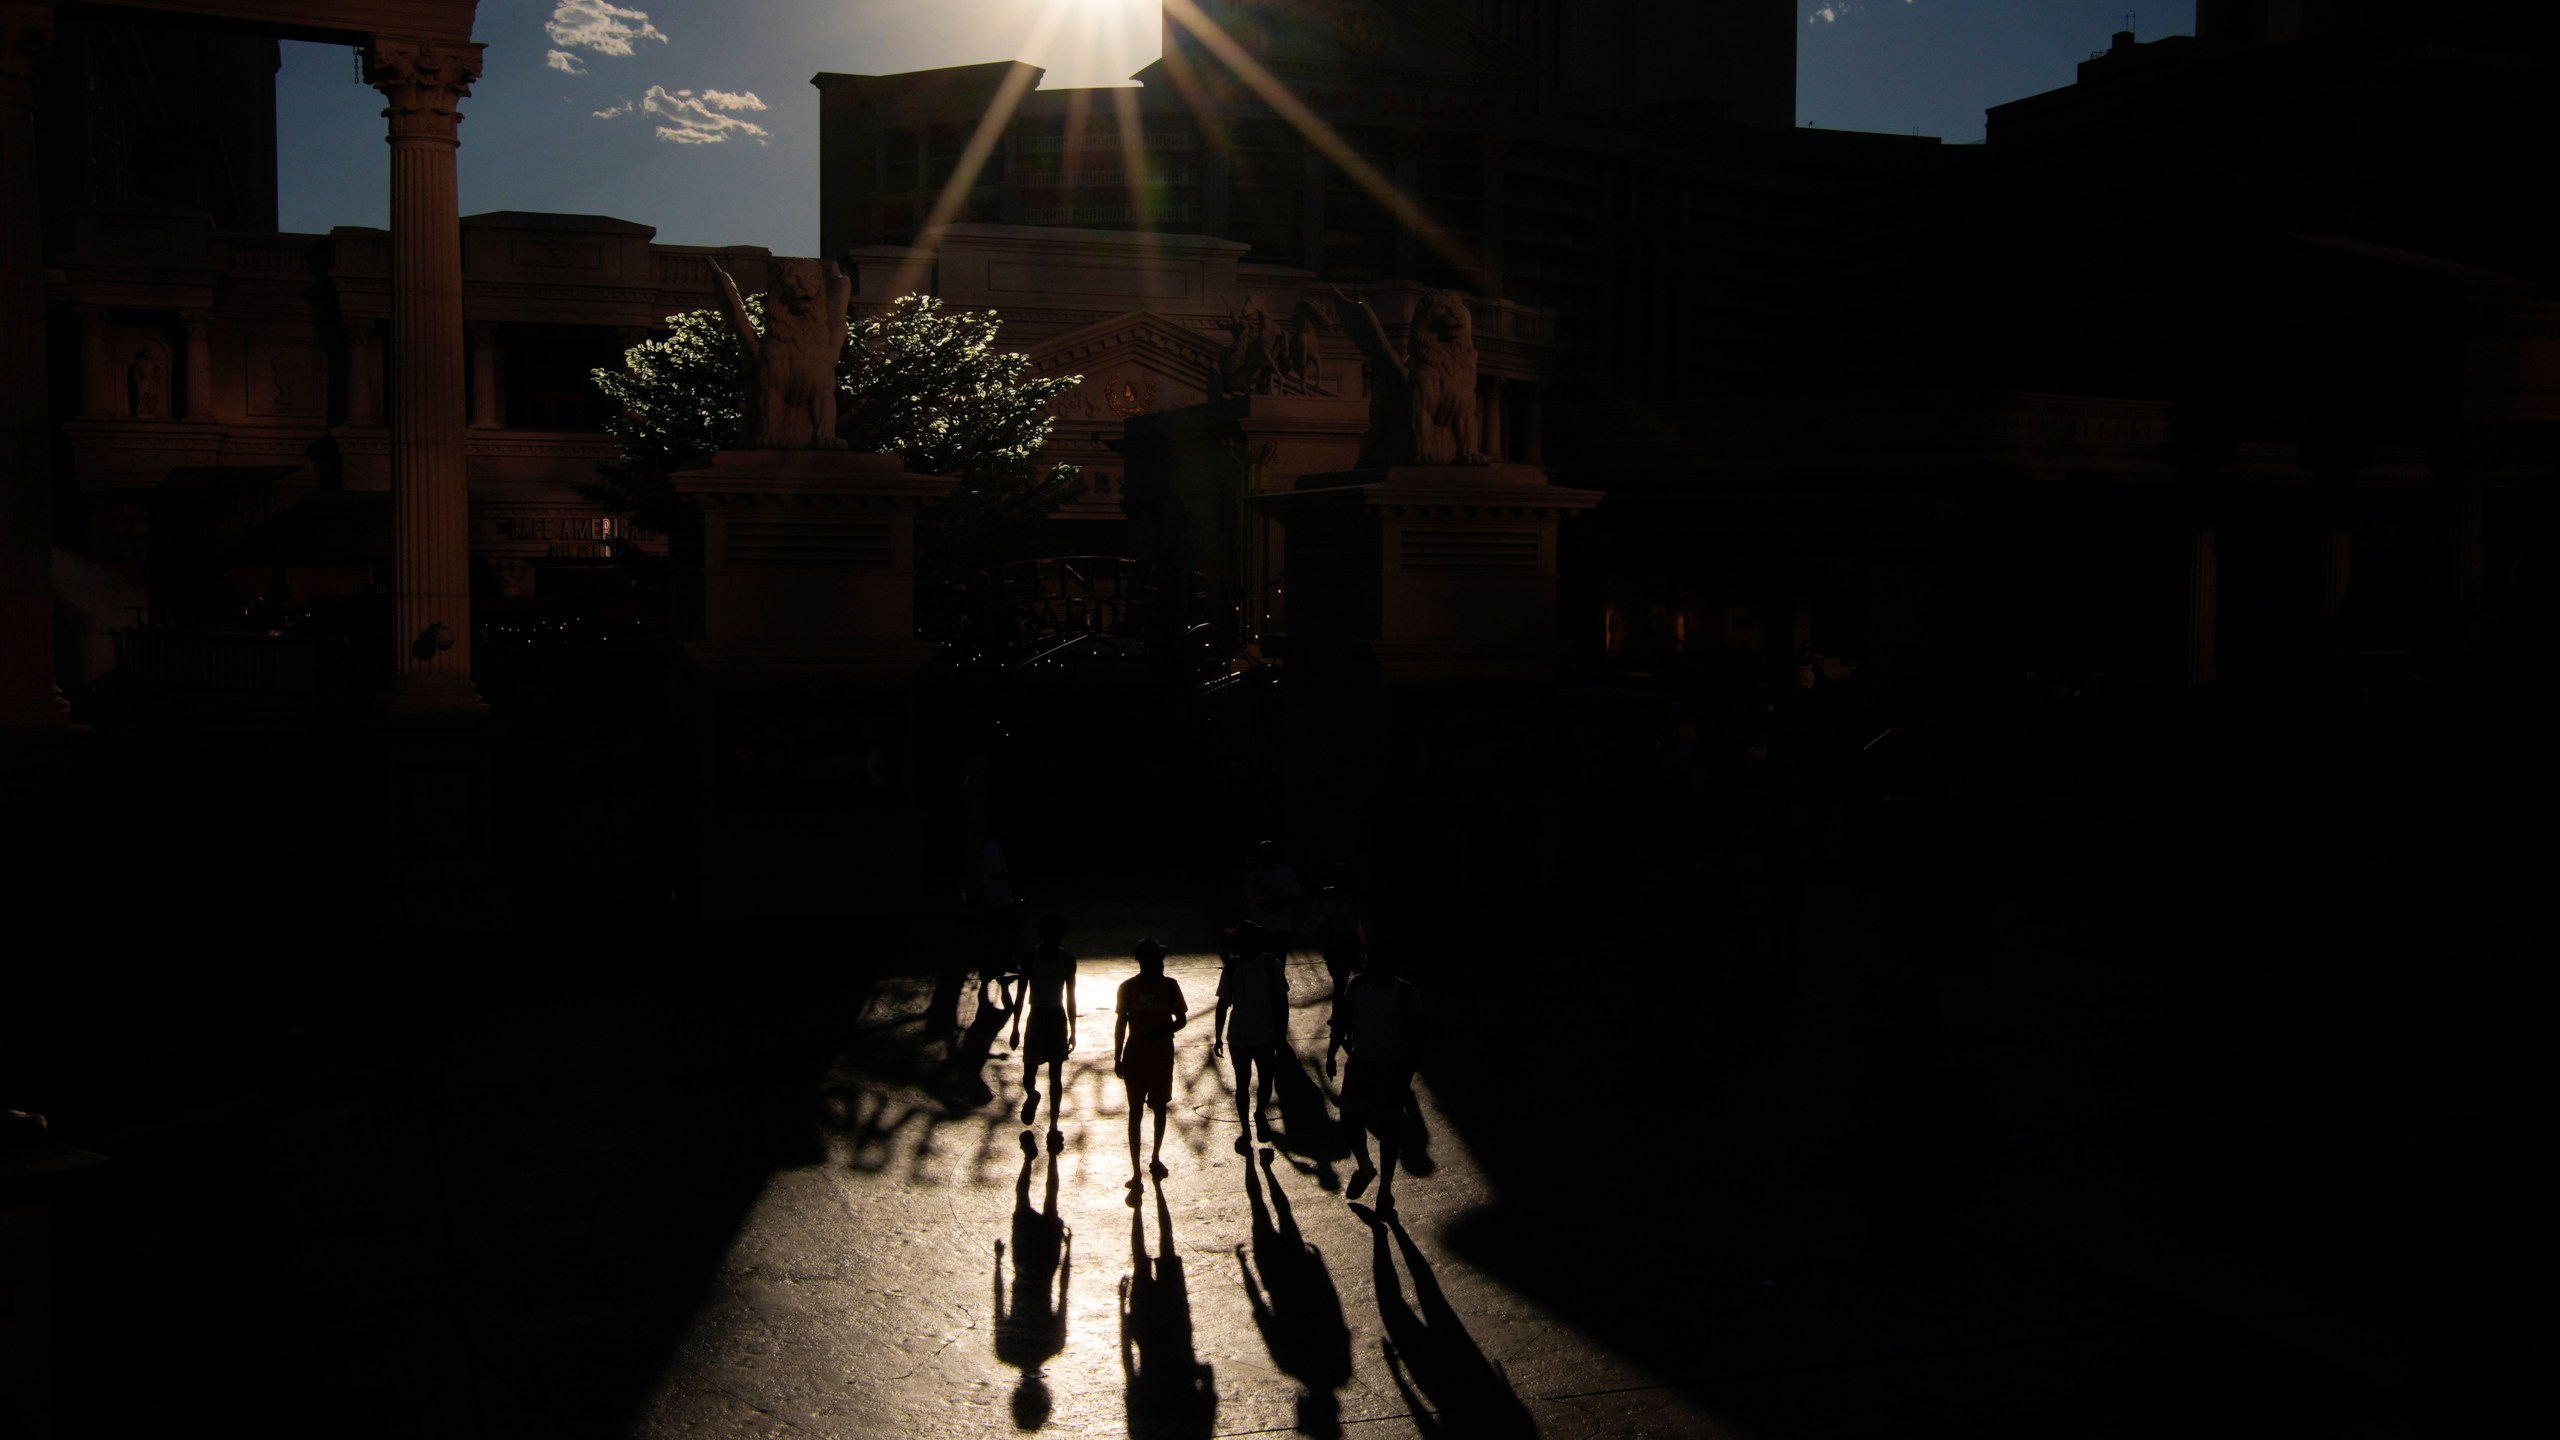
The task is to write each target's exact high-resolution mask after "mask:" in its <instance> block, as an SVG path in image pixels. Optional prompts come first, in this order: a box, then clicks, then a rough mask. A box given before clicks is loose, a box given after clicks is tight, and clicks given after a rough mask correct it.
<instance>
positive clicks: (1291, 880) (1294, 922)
mask: <svg viewBox="0 0 2560 1440" xmlns="http://www.w3.org/2000/svg"><path fill="white" fill-rule="evenodd" d="M1306 911H1307V899H1306V895H1305V893H1304V892H1302V891H1301V890H1300V889H1299V888H1298V872H1297V871H1295V870H1292V869H1290V868H1289V867H1288V866H1286V865H1283V864H1281V863H1280V842H1278V841H1276V840H1265V841H1263V842H1262V844H1261V845H1259V846H1257V847H1256V848H1255V850H1254V856H1253V864H1252V866H1251V867H1250V868H1248V869H1247V870H1246V871H1245V872H1244V918H1246V919H1247V920H1250V921H1252V922H1253V923H1254V924H1256V925H1259V926H1261V927H1262V932H1263V936H1264V938H1266V939H1267V940H1268V941H1269V942H1270V944H1271V948H1272V950H1274V951H1275V952H1277V953H1278V954H1280V955H1282V956H1284V957H1285V956H1286V955H1287V954H1288V953H1289V944H1290V940H1291V938H1292V937H1293V936H1295V935H1296V934H1297V933H1298V922H1299V921H1301V920H1303V919H1305V918H1306Z"/></svg>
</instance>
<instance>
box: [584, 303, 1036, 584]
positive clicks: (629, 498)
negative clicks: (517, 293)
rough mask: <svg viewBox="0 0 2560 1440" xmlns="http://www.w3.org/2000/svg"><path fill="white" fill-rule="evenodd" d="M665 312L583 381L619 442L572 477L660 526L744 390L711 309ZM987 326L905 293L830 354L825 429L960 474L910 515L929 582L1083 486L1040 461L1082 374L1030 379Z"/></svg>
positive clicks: (976, 557)
mask: <svg viewBox="0 0 2560 1440" xmlns="http://www.w3.org/2000/svg"><path fill="white" fill-rule="evenodd" d="M747 315H748V319H749V320H750V322H751V323H753V324H754V325H755V326H756V328H757V330H758V331H759V332H761V331H762V330H763V328H764V297H763V296H761V295H754V296H749V297H748V299H747ZM667 324H668V334H667V336H666V338H664V339H661V340H644V341H642V342H641V343H639V344H637V345H634V346H632V347H631V348H630V349H629V350H628V351H626V352H624V355H623V368H622V369H620V370H598V371H596V372H595V382H596V386H597V388H598V389H600V390H602V391H604V393H605V395H606V397H607V398H608V399H611V400H613V401H614V402H616V403H617V404H618V405H620V406H621V414H620V415H619V416H617V417H616V418H614V419H613V420H610V421H608V422H607V423H606V425H605V429H606V431H607V432H608V433H610V434H611V435H612V436H613V438H614V441H615V443H616V444H617V445H618V446H619V447H620V448H621V452H622V453H621V455H620V456H619V457H617V458H616V459H614V460H611V461H608V462H605V463H603V464H601V465H599V466H597V475H598V478H597V480H596V482H595V483H594V484H592V485H584V486H580V487H579V490H580V493H582V494H584V495H585V496H586V497H587V498H588V499H590V500H593V501H595V502H596V503H597V504H600V505H604V506H607V507H609V508H612V509H615V510H619V511H623V512H625V513H627V514H629V515H630V517H631V522H632V524H633V525H634V526H635V527H637V528H640V529H642V530H647V531H650V532H654V533H656V534H660V535H664V534H668V533H670V532H671V531H673V530H674V529H675V528H676V526H678V525H679V524H681V523H683V522H684V520H685V518H686V511H687V510H688V509H689V508H690V507H691V502H690V501H688V500H686V499H685V498H684V496H682V495H681V494H679V493H677V491H676V488H675V484H674V480H673V476H674V473H675V471H676V470H677V469H679V468H680V467H682V466H684V465H686V464H688V463H690V462H693V461H695V460H697V459H699V458H700V457H702V456H705V455H708V454H710V453H712V452H714V451H717V450H720V449H723V448H726V447H727V446H728V445H730V444H731V443H732V442H734V441H735V440H736V439H737V435H738V426H739V423H740V416H741V414H742V412H743V409H744V401H745V392H744V383H743V379H742V377H743V374H744V371H743V369H742V366H741V361H742V358H743V357H741V356H740V354H739V353H738V341H737V337H736V336H735V335H733V334H732V333H731V332H730V329H729V323H728V321H727V319H726V318H725V317H724V316H722V315H721V313H720V312H719V311H717V310H710V309H704V310H690V311H687V312H685V313H684V314H681V315H676V316H672V317H670V318H669V319H668V322H667ZM1001 324H1002V320H1001V319H1000V317H998V316H997V314H996V312H994V311H992V310H984V311H971V310H951V309H947V308H946V307H945V306H944V305H943V303H942V302H941V301H940V300H937V299H935V298H933V297H932V296H929V295H908V296H904V297H902V298H900V299H899V300H897V301H895V302H894V303H892V304H891V305H890V307H889V309H888V310H887V312H885V313H883V314H880V315H874V316H856V317H854V319H853V322H852V324H851V325H850V326H849V327H847V328H848V332H849V333H848V334H847V336H846V338H845V348H844V355H843V357H842V358H841V359H839V360H838V361H837V362H836V393H837V401H836V423H837V428H838V430H839V431H840V432H841V433H842V434H843V435H844V437H845V439H846V440H847V441H848V442H849V443H850V444H851V446H852V447H853V448H854V449H856V450H868V451H873V452H877V453H880V454H889V455H899V456H903V457H905V459H906V462H907V468H909V469H911V470H914V471H917V472H919V473H922V474H927V475H950V476H954V477H957V478H958V480H959V481H960V484H959V485H958V487H957V488H955V489H954V490H953V491H952V493H951V495H950V496H949V497H948V498H946V499H944V500H941V501H938V502H936V503H935V504H933V505H932V506H930V507H928V508H927V509H925V511H924V512H923V513H922V514H920V515H918V516H917V523H916V567H917V570H918V572H919V574H920V575H921V576H923V577H924V578H925V579H926V581H927V582H928V583H932V582H934V581H941V582H945V583H948V582H953V581H957V580H960V579H962V578H963V577H965V576H967V575H969V574H971V573H974V572H975V571H977V570H978V569H980V568H983V567H984V566H985V565H987V564H989V563H991V562H992V561H993V560H995V559H996V558H999V557H1000V555H1001V552H1002V550H1003V547H1004V544H1005V542H1006V540H1007V539H1008V538H1009V537H1011V536H1013V535H1016V534H1019V533H1020V532H1021V530H1022V529H1023V527H1025V526H1027V525H1030V524H1035V523H1037V522H1038V521H1039V520H1040V519H1041V518H1043V517H1045V516H1047V515H1048V514H1049V513H1050V512H1051V511H1053V510H1055V509H1056V508H1057V507H1058V506H1059V505H1060V504H1062V503H1064V502H1065V501H1068V500H1072V499H1074V498H1075V497H1076V496H1078V495H1080V494H1082V493H1084V482H1083V480H1082V478H1081V477H1080V475H1079V473H1078V471H1077V469H1076V467H1075V466H1073V465H1067V464H1060V463H1052V464H1047V465H1044V464H1042V463H1041V462H1040V459H1039V454H1040V449H1041V447H1042V446H1043V445H1045V444H1047V443H1048V439H1049V427H1050V425H1051V423H1052V417H1051V416H1050V414H1049V409H1048V402H1049V400H1050V399H1051V398H1052V397H1054V396H1057V395H1060V394H1063V393H1065V392H1066V391H1068V390H1070V389H1073V388H1074V387H1075V385H1076V384H1077V382H1078V381H1080V380H1081V379H1083V377H1082V376H1079V375H1066V376H1056V377H1051V378H1048V379H1040V378H1037V377H1035V376H1033V375H1032V374H1031V373H1030V371H1031V359H1030V357H1029V356H1027V355H1022V354H1019V353H1012V352H1007V351H1002V350H999V349H997V348H996V330H997V327H998V326H999V325H1001ZM624 550H625V553H626V554H627V553H629V551H628V549H627V547H624Z"/></svg>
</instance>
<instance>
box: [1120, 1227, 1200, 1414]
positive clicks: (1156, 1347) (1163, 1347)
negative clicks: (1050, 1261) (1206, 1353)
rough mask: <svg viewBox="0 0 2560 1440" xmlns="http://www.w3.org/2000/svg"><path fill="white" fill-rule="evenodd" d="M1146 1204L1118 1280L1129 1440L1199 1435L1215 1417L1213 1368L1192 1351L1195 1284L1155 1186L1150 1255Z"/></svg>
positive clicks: (1121, 1346)
mask: <svg viewBox="0 0 2560 1440" xmlns="http://www.w3.org/2000/svg"><path fill="white" fill-rule="evenodd" d="M1146 1213H1147V1212H1146V1211H1145V1210H1144V1209H1143V1208H1142V1209H1140V1210H1139V1211H1138V1212H1137V1213H1136V1214H1133V1215H1131V1216H1130V1217H1129V1266H1130V1273H1129V1278H1128V1279H1126V1280H1123V1281H1121V1282H1120V1375H1121V1380H1122V1382H1123V1383H1124V1384H1125V1386H1126V1387H1127V1394H1128V1406H1129V1434H1130V1436H1131V1437H1132V1440H1146V1437H1153V1436H1159V1435H1161V1436H1175V1437H1184V1440H1192V1437H1200V1440H1205V1437H1207V1436H1208V1435H1209V1433H1210V1432H1211V1430H1212V1429H1213V1428H1214V1427H1215V1425H1216V1424H1217V1419H1218V1388H1217V1384H1216V1376H1215V1374H1214V1372H1213V1371H1212V1369H1211V1367H1210V1366H1208V1365H1205V1364H1203V1363H1201V1361H1200V1358H1199V1357H1198V1356H1197V1355H1195V1354H1193V1353H1192V1350H1191V1290H1190V1286H1189V1285H1188V1284H1187V1283H1186V1282H1185V1281H1184V1279H1183V1275H1182V1257H1181V1256H1180V1255H1178V1254H1176V1253H1175V1252H1174V1248H1173V1210H1172V1207H1171V1206H1169V1205H1168V1204H1166V1202H1165V1198H1164V1187H1163V1186H1161V1185H1159V1186H1157V1187H1156V1256H1155V1258H1154V1259H1153V1260H1150V1259H1148V1258H1147V1223H1146Z"/></svg>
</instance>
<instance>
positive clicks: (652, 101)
mask: <svg viewBox="0 0 2560 1440" xmlns="http://www.w3.org/2000/svg"><path fill="white" fill-rule="evenodd" d="M711 95H723V98H728V99H735V98H738V97H735V96H726V95H725V94H724V92H721V91H706V92H705V94H704V96H703V97H702V98H697V97H696V96H695V95H694V93H693V92H692V91H690V90H678V91H676V92H674V93H673V94H669V93H668V91H667V87H665V86H663V85H652V86H650V87H649V93H648V94H647V95H645V96H643V97H642V98H641V101H640V108H641V109H643V110H646V111H648V112H649V113H650V114H652V115H655V116H657V117H658V118H659V119H661V120H663V121H665V122H667V123H665V124H663V125H660V126H659V127H658V138H659V139H661V140H664V141H666V142H667V143H669V144H671V145H719V144H723V143H725V142H726V141H728V139H729V138H730V137H731V136H732V135H739V136H746V137H749V138H752V139H753V140H754V141H755V142H756V143H757V144H759V145H761V144H763V143H764V142H765V137H766V136H768V135H771V134H772V133H773V132H772V131H770V130H767V129H766V128H764V127H763V126H761V125H758V124H756V123H755V122H754V121H751V120H741V119H739V118H738V117H737V116H735V115H723V114H721V113H720V112H719V111H717V110H714V109H712V108H711V107H710V106H709V105H707V104H705V103H703V100H704V99H707V98H708V97H709V96H711ZM747 98H753V97H751V96H750V97H747ZM755 108H757V109H759V110H761V109H763V108H764V102H763V101H761V100H759V101H757V102H756V107H755Z"/></svg>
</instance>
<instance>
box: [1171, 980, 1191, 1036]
mask: <svg viewBox="0 0 2560 1440" xmlns="http://www.w3.org/2000/svg"><path fill="white" fill-rule="evenodd" d="M1166 983H1167V984H1168V985H1170V986H1171V987H1172V989H1173V1028H1174V1029H1176V1030H1179V1029H1181V1028H1182V1027H1183V1026H1185V1025H1188V1024H1190V1023H1191V1002H1190V1001H1188V1000H1185V999H1183V998H1182V986H1181V984H1180V982H1178V981H1167V982H1166Z"/></svg>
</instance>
